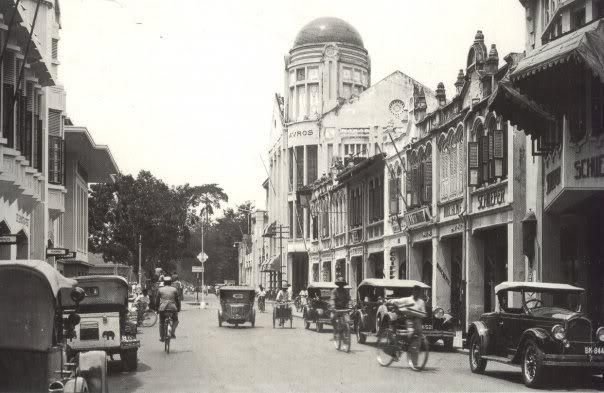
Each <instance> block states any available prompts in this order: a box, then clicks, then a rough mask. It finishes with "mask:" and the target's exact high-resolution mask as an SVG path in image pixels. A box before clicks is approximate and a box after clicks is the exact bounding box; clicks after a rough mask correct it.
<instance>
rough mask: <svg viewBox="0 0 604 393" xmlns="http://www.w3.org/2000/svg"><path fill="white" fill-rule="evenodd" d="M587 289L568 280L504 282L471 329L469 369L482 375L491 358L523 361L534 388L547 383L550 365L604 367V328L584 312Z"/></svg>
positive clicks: (592, 369)
mask: <svg viewBox="0 0 604 393" xmlns="http://www.w3.org/2000/svg"><path fill="white" fill-rule="evenodd" d="M583 291H584V290H583V289H582V288H579V287H575V286H571V285H567V284H553V283H542V282H502V283H501V284H499V285H497V286H496V287H495V293H496V295H497V302H496V310H495V311H494V312H489V313H485V314H483V315H482V316H481V317H480V320H478V321H476V322H473V323H472V324H471V325H470V328H469V330H468V337H469V340H468V342H469V350H470V351H469V361H470V369H471V371H472V372H474V373H478V374H481V373H483V372H484V371H485V368H486V365H487V361H489V360H492V361H496V362H501V363H506V364H509V365H515V366H520V367H521V370H522V380H523V382H524V384H525V385H527V386H529V387H535V386H539V385H540V384H541V383H543V382H544V380H545V378H546V375H547V373H546V372H547V371H548V369H549V368H554V367H555V368H556V369H558V370H560V371H561V372H564V371H562V370H564V369H566V370H568V369H574V370H585V372H591V373H593V374H602V372H603V370H604V327H596V326H592V323H591V321H590V320H589V318H587V316H586V315H585V314H582V313H581V294H582V293H583Z"/></svg>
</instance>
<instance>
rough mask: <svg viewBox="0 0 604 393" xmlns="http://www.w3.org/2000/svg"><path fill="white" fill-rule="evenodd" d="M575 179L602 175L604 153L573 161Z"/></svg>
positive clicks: (603, 171)
mask: <svg viewBox="0 0 604 393" xmlns="http://www.w3.org/2000/svg"><path fill="white" fill-rule="evenodd" d="M574 167H575V179H577V180H580V179H588V178H590V177H604V154H600V155H597V156H593V157H589V158H584V159H582V160H577V161H575V164H574Z"/></svg>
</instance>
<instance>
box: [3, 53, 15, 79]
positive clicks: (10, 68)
mask: <svg viewBox="0 0 604 393" xmlns="http://www.w3.org/2000/svg"><path fill="white" fill-rule="evenodd" d="M2 66H3V69H4V84H9V85H13V86H14V85H15V83H16V79H17V78H16V72H15V54H14V53H12V52H7V53H6V54H5V56H4V62H3V65H2Z"/></svg>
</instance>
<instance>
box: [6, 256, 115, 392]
mask: <svg viewBox="0 0 604 393" xmlns="http://www.w3.org/2000/svg"><path fill="white" fill-rule="evenodd" d="M62 294H65V295H66V296H67V298H68V299H69V302H71V303H72V304H73V305H74V306H75V307H73V308H66V307H65V305H64V303H65V300H66V299H65V297H63V296H62ZM83 298H84V293H83V291H82V290H81V289H79V288H77V287H76V281H75V280H72V279H68V278H65V277H63V276H62V275H61V274H60V273H59V272H58V271H57V270H55V269H54V268H53V267H52V266H51V265H49V264H48V263H46V262H44V261H34V260H19V261H0V321H2V322H1V326H2V328H1V329H0V331H1V334H0V392H55V393H60V392H98V393H105V392H107V379H106V376H107V362H106V357H105V353H103V352H100V351H90V352H83V353H80V354H78V356H74V357H68V355H67V350H66V344H65V339H66V338H68V337H69V336H70V335H72V334H73V331H74V327H75V326H76V325H77V324H78V321H79V316H78V314H77V313H76V312H77V305H78V303H79V302H80V300H82V299H83Z"/></svg>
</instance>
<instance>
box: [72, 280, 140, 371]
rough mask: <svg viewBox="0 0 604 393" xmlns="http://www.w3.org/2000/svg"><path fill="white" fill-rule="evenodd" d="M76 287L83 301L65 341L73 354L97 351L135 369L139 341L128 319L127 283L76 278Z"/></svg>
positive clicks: (125, 366) (132, 323) (130, 369)
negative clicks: (75, 322)
mask: <svg viewBox="0 0 604 393" xmlns="http://www.w3.org/2000/svg"><path fill="white" fill-rule="evenodd" d="M76 280H77V284H78V286H79V287H80V288H82V289H83V290H84V293H85V294H86V297H85V298H84V300H82V302H81V303H80V305H79V308H78V311H79V315H80V324H79V326H78V327H77V328H76V332H75V333H76V334H75V336H74V337H72V338H70V339H69V340H68V341H67V344H68V345H69V349H70V350H71V351H73V352H81V351H89V350H92V349H94V350H100V351H105V353H106V354H107V355H109V356H111V357H113V355H116V354H119V355H120V359H121V362H122V368H123V369H124V370H125V371H134V370H136V368H137V353H138V348H139V347H140V340H138V339H137V338H136V333H137V327H136V322H135V321H131V320H130V319H129V318H128V313H129V311H128V282H127V281H126V280H125V279H124V278H123V277H121V276H112V275H107V276H80V277H77V278H76Z"/></svg>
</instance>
